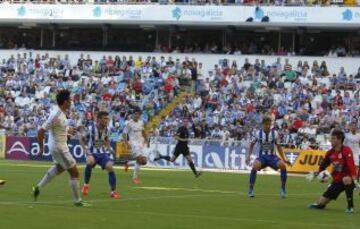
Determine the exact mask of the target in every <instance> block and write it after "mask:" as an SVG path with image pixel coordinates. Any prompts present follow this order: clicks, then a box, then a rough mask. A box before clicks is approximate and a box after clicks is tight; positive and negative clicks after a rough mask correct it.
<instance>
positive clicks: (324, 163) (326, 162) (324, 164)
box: [317, 152, 331, 173]
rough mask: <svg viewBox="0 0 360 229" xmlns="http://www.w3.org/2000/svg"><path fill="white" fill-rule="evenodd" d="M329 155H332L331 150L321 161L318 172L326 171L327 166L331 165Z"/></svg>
mask: <svg viewBox="0 0 360 229" xmlns="http://www.w3.org/2000/svg"><path fill="white" fill-rule="evenodd" d="M329 155H330V154H329V152H328V153H326V155H325V158H324V159H323V160H322V161H321V163H320V166H319V170H318V172H317V173H320V172H321V171H324V170H325V169H326V168H327V167H329V165H330V164H331V161H330V158H329V157H330V156H329Z"/></svg>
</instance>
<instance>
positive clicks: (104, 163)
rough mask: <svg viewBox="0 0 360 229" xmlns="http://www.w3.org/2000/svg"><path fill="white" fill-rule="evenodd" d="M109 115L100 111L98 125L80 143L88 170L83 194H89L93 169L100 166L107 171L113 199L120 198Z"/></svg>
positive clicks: (91, 127)
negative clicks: (117, 188)
mask: <svg viewBox="0 0 360 229" xmlns="http://www.w3.org/2000/svg"><path fill="white" fill-rule="evenodd" d="M108 124H109V114H108V112H106V111H100V112H98V114H97V117H96V123H93V124H92V125H91V126H90V127H89V129H88V130H87V131H86V133H85V136H82V138H81V140H80V143H81V145H82V147H83V148H84V149H85V153H86V168H85V176H84V181H85V182H84V186H83V188H82V194H83V195H84V196H86V195H88V194H89V183H90V177H91V171H92V169H93V168H94V167H95V166H96V165H97V164H98V165H100V166H101V168H102V169H103V170H105V169H106V171H107V172H108V177H109V185H110V189H111V197H112V198H115V199H118V198H120V195H119V193H117V192H116V176H115V173H114V169H113V160H112V159H111V157H112V154H111V153H112V152H113V149H112V147H111V145H110V141H109V137H108V133H109V131H108Z"/></svg>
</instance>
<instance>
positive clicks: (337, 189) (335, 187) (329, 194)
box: [309, 182, 344, 209]
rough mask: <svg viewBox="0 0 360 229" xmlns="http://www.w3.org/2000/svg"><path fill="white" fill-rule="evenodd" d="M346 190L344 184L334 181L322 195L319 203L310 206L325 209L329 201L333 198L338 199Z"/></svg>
mask: <svg viewBox="0 0 360 229" xmlns="http://www.w3.org/2000/svg"><path fill="white" fill-rule="evenodd" d="M343 191H344V184H343V183H342V182H340V183H332V184H331V185H330V186H329V187H328V189H327V190H326V191H325V192H324V194H322V196H320V198H319V200H318V202H317V203H314V204H311V205H310V206H309V208H313V209H324V208H325V207H326V205H327V204H328V203H330V202H331V201H332V200H336V199H337V198H338V197H339V195H340V193H342V192H343Z"/></svg>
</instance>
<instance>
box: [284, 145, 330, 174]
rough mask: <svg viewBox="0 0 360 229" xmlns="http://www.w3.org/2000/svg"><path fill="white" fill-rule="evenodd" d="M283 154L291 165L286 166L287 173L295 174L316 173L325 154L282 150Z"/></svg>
mask: <svg viewBox="0 0 360 229" xmlns="http://www.w3.org/2000/svg"><path fill="white" fill-rule="evenodd" d="M283 152H284V154H285V157H286V158H287V160H288V161H289V162H290V163H291V165H287V166H286V168H287V171H288V172H296V173H308V172H311V171H317V170H318V169H319V166H320V163H321V161H322V160H323V159H324V158H325V154H326V152H325V151H323V150H301V149H283Z"/></svg>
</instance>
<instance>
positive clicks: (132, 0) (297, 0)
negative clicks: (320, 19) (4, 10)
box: [0, 0, 359, 6]
mask: <svg viewBox="0 0 360 229" xmlns="http://www.w3.org/2000/svg"><path fill="white" fill-rule="evenodd" d="M0 2H1V3H42V4H191V5H259V4H260V5H270V6H305V5H306V6H311V5H322V6H326V5H332V4H341V5H347V6H355V5H359V1H357V0H1V1H0Z"/></svg>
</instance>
